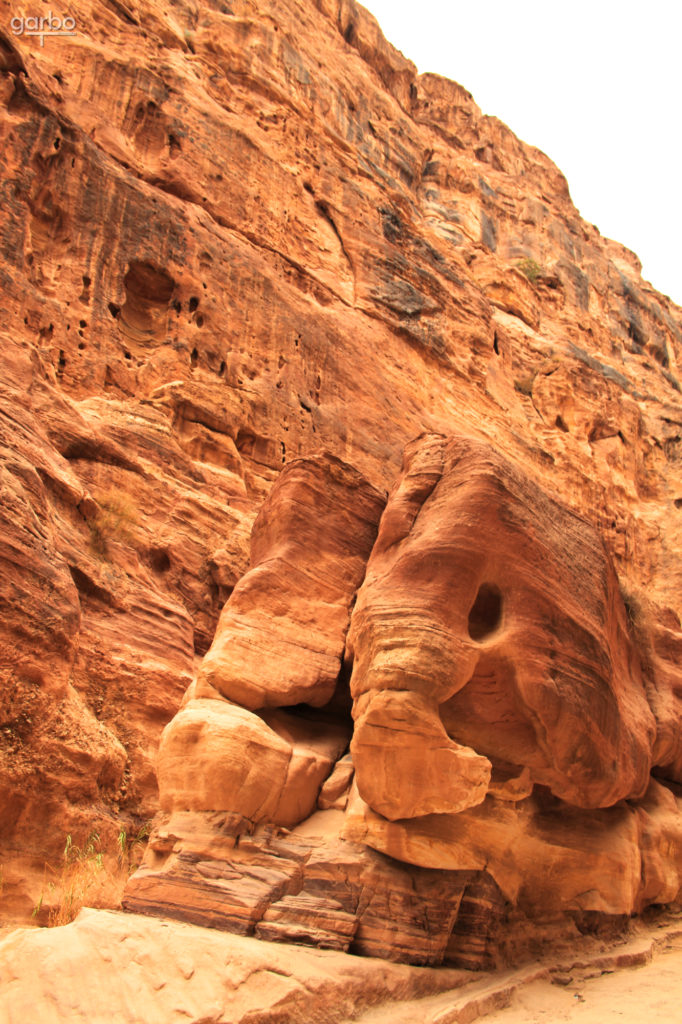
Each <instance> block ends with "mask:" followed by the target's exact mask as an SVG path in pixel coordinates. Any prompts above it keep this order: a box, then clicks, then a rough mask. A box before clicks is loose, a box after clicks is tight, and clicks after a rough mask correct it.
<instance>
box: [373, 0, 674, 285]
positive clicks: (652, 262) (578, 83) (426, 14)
mask: <svg viewBox="0 0 682 1024" xmlns="http://www.w3.org/2000/svg"><path fill="white" fill-rule="evenodd" d="M363 4H364V6H365V7H366V8H367V9H368V10H370V11H371V12H372V14H373V15H374V16H375V18H376V19H377V21H378V22H379V24H380V25H381V27H382V30H383V32H384V35H385V36H386V37H387V39H389V40H390V42H392V43H393V45H394V46H397V47H398V49H399V50H402V51H403V53H404V54H405V56H406V57H409V58H410V60H412V61H414V63H415V64H416V65H417V67H418V68H419V71H435V72H438V74H441V75H446V76H447V77H448V78H452V79H454V80H455V81H456V82H459V83H460V85H463V86H464V87H465V88H466V89H468V90H469V92H471V93H472V94H473V97H474V99H475V100H476V102H477V103H478V105H479V107H481V109H482V110H483V113H485V114H494V115H495V116H496V117H499V118H500V119H501V120H502V121H504V122H505V123H506V124H508V125H509V127H510V128H511V129H512V131H513V132H514V133H515V134H516V135H518V136H519V137H520V138H521V139H523V140H524V141H525V142H529V143H531V144H532V145H534V146H537V147H538V148H539V149H542V150H543V151H544V152H545V153H546V154H547V155H548V156H549V157H551V159H552V160H553V161H554V162H555V163H556V164H557V165H558V166H559V168H560V169H561V170H562V171H563V173H564V174H565V175H566V178H567V179H568V184H569V188H570V190H571V197H572V199H573V202H574V203H575V205H576V206H577V207H578V209H579V210H580V213H581V214H582V216H583V217H584V218H585V220H587V221H590V222H591V223H593V224H596V225H597V227H598V228H599V230H600V231H601V233H602V235H606V236H608V237H610V238H614V239H617V240H618V241H619V242H622V243H623V244H624V245H626V246H627V247H628V248H629V249H632V250H633V251H634V252H636V253H637V255H638V256H639V258H640V260H641V261H642V267H643V269H642V274H643V277H644V278H645V279H648V280H650V281H651V283H652V284H653V285H654V287H655V288H657V289H658V290H659V291H661V292H663V293H664V294H667V295H669V296H670V297H671V298H672V299H674V300H675V301H676V302H677V303H679V304H680V305H682V174H681V173H680V170H681V168H682V3H681V2H680V0H640V2H639V3H633V2H632V0H619V2H615V0H591V2H586V0H570V2H568V3H559V2H557V0H542V2H540V0H521V2H520V3H513V2H510V0H465V2H463V3H460V2H457V0H363Z"/></svg>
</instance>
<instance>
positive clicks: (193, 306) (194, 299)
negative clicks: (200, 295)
mask: <svg viewBox="0 0 682 1024" xmlns="http://www.w3.org/2000/svg"><path fill="white" fill-rule="evenodd" d="M198 305H199V300H198V299H197V297H196V296H195V295H193V296H192V297H191V299H190V300H189V311H190V313H193V312H194V310H195V309H196V308H197V306H198Z"/></svg>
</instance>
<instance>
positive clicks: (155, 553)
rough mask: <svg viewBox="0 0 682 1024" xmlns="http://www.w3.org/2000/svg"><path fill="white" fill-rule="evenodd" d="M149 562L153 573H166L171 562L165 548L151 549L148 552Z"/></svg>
mask: <svg viewBox="0 0 682 1024" xmlns="http://www.w3.org/2000/svg"><path fill="white" fill-rule="evenodd" d="M149 560H150V562H151V564H152V569H153V570H154V572H159V573H164V572H168V570H169V569H170V567H171V561H170V558H169V557H168V552H167V551H166V549H165V548H152V549H151V551H150V552H149Z"/></svg>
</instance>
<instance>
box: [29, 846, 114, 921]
mask: <svg viewBox="0 0 682 1024" xmlns="http://www.w3.org/2000/svg"><path fill="white" fill-rule="evenodd" d="M102 868H103V861H102V851H101V850H100V840H99V834H98V833H97V832H92V833H91V834H90V835H89V836H88V839H87V841H86V843H85V844H84V845H83V846H76V844H75V843H74V842H73V839H72V837H71V833H69V835H67V837H66V843H65V846H64V852H63V854H62V863H61V866H60V868H59V869H55V868H53V867H51V866H50V865H49V864H46V865H45V873H46V890H47V891H43V892H42V893H41V894H40V899H39V900H38V902H37V903H36V905H35V907H34V908H33V915H32V916H33V917H34V918H39V917H40V916H41V913H42V910H43V904H44V903H46V904H48V905H49V910H48V914H47V924H48V927H50V928H54V927H57V926H58V925H63V924H69V923H70V922H71V921H73V920H74V919H75V918H76V917H77V916H78V914H79V912H80V910H81V909H82V907H84V906H85V904H86V902H87V900H88V899H89V898H90V897H91V896H92V895H94V894H95V892H96V890H97V889H98V888H99V884H100V875H101V872H102ZM48 874H49V875H51V876H52V877H51V878H50V879H49V881H48V880H47V876H48Z"/></svg>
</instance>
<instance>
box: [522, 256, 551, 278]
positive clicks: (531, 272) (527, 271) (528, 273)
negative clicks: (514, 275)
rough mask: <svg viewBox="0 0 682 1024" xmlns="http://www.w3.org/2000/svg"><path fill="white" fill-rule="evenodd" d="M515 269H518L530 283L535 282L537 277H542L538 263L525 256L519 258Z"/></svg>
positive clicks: (542, 272)
mask: <svg viewBox="0 0 682 1024" xmlns="http://www.w3.org/2000/svg"><path fill="white" fill-rule="evenodd" d="M516 267H517V270H520V271H521V273H522V274H523V275H524V277H527V278H528V280H529V281H530V282H531V284H535V282H536V281H537V280H538V278H540V277H542V276H543V274H544V271H543V269H542V267H541V266H540V264H539V263H536V262H535V260H533V259H531V258H530V256H527V257H526V258H525V259H523V260H519V262H518V263H517V264H516Z"/></svg>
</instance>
